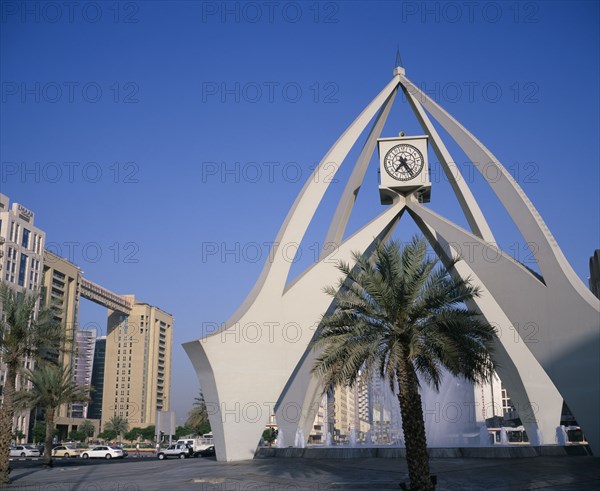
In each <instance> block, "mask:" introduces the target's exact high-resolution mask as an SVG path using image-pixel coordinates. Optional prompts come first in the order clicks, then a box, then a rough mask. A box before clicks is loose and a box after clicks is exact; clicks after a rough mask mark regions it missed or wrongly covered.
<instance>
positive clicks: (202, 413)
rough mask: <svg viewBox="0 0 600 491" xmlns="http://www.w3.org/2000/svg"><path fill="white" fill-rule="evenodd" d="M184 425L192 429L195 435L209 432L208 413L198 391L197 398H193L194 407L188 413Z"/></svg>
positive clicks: (202, 397)
mask: <svg viewBox="0 0 600 491" xmlns="http://www.w3.org/2000/svg"><path fill="white" fill-rule="evenodd" d="M185 425H186V426H187V427H188V428H191V429H193V430H194V431H195V432H196V433H197V434H203V433H208V432H209V431H210V422H209V421H208V411H207V410H206V403H205V402H204V396H203V395H202V391H200V393H199V395H198V397H195V398H194V407H193V408H192V409H191V410H190V412H188V419H187V421H186V422H185Z"/></svg>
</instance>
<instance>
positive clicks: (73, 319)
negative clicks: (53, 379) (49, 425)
mask: <svg viewBox="0 0 600 491" xmlns="http://www.w3.org/2000/svg"><path fill="white" fill-rule="evenodd" d="M80 292H81V270H80V269H79V267H78V266H76V265H75V264H73V263H72V262H70V261H68V260H66V259H65V258H63V257H60V256H57V255H56V254H54V253H52V252H50V251H47V250H45V251H44V279H43V286H42V299H43V302H44V305H45V307H46V308H49V309H51V310H52V311H53V313H54V320H55V321H56V322H58V323H60V325H61V326H62V328H63V334H64V337H65V346H64V351H63V352H61V353H60V354H59V355H58V358H57V359H55V360H54V361H55V362H57V363H58V362H60V363H62V364H63V365H64V366H65V367H68V368H70V369H73V356H74V354H75V352H76V348H77V328H78V323H79V301H80V296H81V293H80ZM60 416H67V410H66V409H65V410H64V411H63V410H62V409H61V411H60Z"/></svg>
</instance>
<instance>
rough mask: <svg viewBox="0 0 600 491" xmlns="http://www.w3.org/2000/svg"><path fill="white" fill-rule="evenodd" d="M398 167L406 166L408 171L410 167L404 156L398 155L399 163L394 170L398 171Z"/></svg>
mask: <svg viewBox="0 0 600 491" xmlns="http://www.w3.org/2000/svg"><path fill="white" fill-rule="evenodd" d="M400 167H406V169H407V170H408V171H410V167H409V166H408V163H407V161H406V159H405V158H404V157H400V163H399V164H398V167H396V168H395V169H394V172H398V170H400Z"/></svg>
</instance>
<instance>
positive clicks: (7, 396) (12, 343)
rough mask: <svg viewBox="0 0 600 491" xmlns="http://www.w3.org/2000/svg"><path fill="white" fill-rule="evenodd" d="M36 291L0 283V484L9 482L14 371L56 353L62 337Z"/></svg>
mask: <svg viewBox="0 0 600 491" xmlns="http://www.w3.org/2000/svg"><path fill="white" fill-rule="evenodd" d="M38 298H39V294H37V293H20V292H19V293H17V292H15V291H14V290H12V289H10V288H8V286H7V285H6V284H2V285H0V304H1V309H0V310H1V311H3V314H4V315H0V359H2V361H3V362H4V363H5V364H6V378H5V381H4V392H3V401H2V410H1V411H0V484H7V483H9V482H10V479H9V478H8V472H9V465H8V464H9V462H8V458H9V446H10V438H11V434H12V423H13V416H14V404H13V402H14V401H13V398H14V394H15V387H16V384H17V375H18V373H19V369H20V367H21V366H22V365H23V363H24V362H25V360H26V359H30V360H32V359H33V360H35V359H37V358H40V357H41V356H43V355H44V354H47V353H49V352H54V353H56V352H57V351H58V349H59V347H60V346H61V344H62V341H63V334H62V327H61V325H60V324H59V323H58V322H56V321H55V320H54V318H53V313H52V311H51V310H49V309H48V310H47V309H39V311H38V313H37V316H36V315H35V313H36V307H37V305H38Z"/></svg>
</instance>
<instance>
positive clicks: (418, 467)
mask: <svg viewBox="0 0 600 491" xmlns="http://www.w3.org/2000/svg"><path fill="white" fill-rule="evenodd" d="M396 377H397V380H398V401H399V402H400V412H401V414H402V430H403V431H404V442H405V444H406V463H407V464H408V477H409V478H410V489H413V490H419V491H429V490H433V489H435V486H434V485H433V484H432V482H431V477H430V474H429V454H428V453H427V438H426V435H425V422H424V420H423V406H422V404H421V394H420V393H419V383H418V379H417V374H416V372H415V368H414V366H413V364H412V363H411V362H410V360H409V359H408V354H407V353H406V354H405V356H404V357H403V359H402V360H400V361H399V363H398V368H397V370H396Z"/></svg>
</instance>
